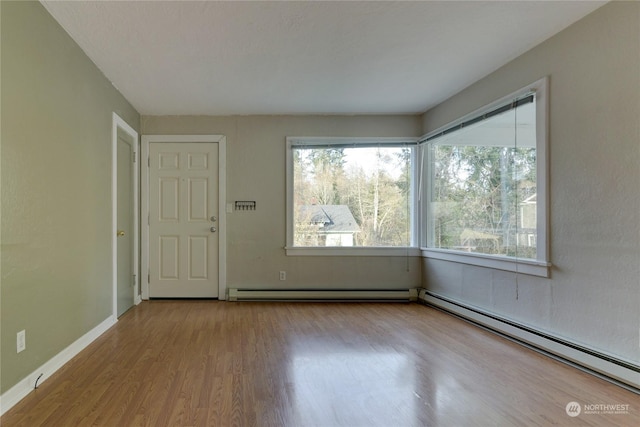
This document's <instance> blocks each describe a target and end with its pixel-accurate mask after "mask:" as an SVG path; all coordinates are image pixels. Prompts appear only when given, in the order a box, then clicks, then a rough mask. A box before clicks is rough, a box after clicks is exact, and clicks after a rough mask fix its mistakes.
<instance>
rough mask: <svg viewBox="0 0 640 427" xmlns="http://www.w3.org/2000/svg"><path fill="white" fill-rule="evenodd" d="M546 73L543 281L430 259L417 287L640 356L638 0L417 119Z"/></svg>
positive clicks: (613, 7) (431, 124) (463, 107)
mask: <svg viewBox="0 0 640 427" xmlns="http://www.w3.org/2000/svg"><path fill="white" fill-rule="evenodd" d="M545 75H549V76H550V101H551V106H550V159H549V161H550V227H551V228H550V241H551V262H552V263H553V268H552V273H551V278H550V279H542V278H536V277H531V276H524V275H519V276H516V275H514V274H512V273H506V272H501V271H496V270H490V269H485V268H479V267H472V266H465V265H460V264H454V263H448V262H444V261H435V260H425V261H424V265H423V267H424V268H423V269H424V279H423V280H424V286H425V287H426V288H428V289H430V290H432V291H434V292H437V293H440V294H442V295H446V296H448V297H450V298H454V299H456V300H459V301H462V302H465V303H468V304H473V305H475V306H478V307H481V308H483V309H485V310H488V311H490V312H493V313H497V314H499V315H502V316H506V317H507V318H510V319H515V320H517V321H520V322H523V323H525V324H527V325H531V326H534V327H536V328H539V329H542V330H544V331H547V332H551V333H552V334H555V335H558V336H561V337H564V338H567V339H569V340H570V341H574V342H576V343H579V344H581V345H586V346H588V347H591V348H593V349H595V350H598V351H601V352H603V353H607V354H610V355H613V356H615V357H619V358H622V359H626V360H628V361H632V362H634V363H636V364H639V363H640V350H639V343H638V326H639V325H640V309H639V307H640V190H639V188H640V3H636V2H625V3H619V2H614V3H610V4H607V5H606V6H604V7H603V8H601V9H599V10H597V11H595V12H594V13H593V14H591V15H589V16H587V17H586V18H585V19H583V20H581V21H579V22H578V23H576V24H574V25H573V26H571V27H569V28H568V29H566V30H565V31H563V32H562V33H560V34H558V35H557V36H555V37H553V38H551V39H549V40H548V41H546V42H545V43H543V44H541V45H539V46H537V47H536V48H534V49H532V50H531V51H529V52H528V53H526V54H524V55H522V56H521V57H519V58H517V59H516V60H514V61H513V62H511V63H509V64H508V65H506V66H504V67H503V68H501V69H499V70H498V71H496V72H495V73H493V74H491V75H489V76H488V77H486V78H484V79H482V80H481V81H479V82H477V83H475V84H474V85H472V86H471V87H469V88H467V89H465V90H464V91H462V92H461V93H459V94H458V95H456V96H454V97H453V98H451V99H450V100H448V101H446V102H444V103H442V104H441V105H439V106H437V107H436V108H434V109H432V110H430V111H428V112H427V113H426V114H424V116H423V131H424V132H425V133H426V132H428V131H431V130H434V129H436V128H437V127H439V126H441V125H444V124H446V123H447V122H449V121H451V120H454V119H456V118H458V117H459V116H462V115H464V114H466V113H468V112H471V111H473V110H474V109H476V108H479V107H481V106H483V105H484V104H487V103H489V102H491V101H493V100H495V99H497V98H500V97H502V96H504V95H507V94H508V93H510V92H512V91H514V90H516V89H519V88H520V87H523V86H525V85H527V84H529V83H532V82H534V81H535V80H537V79H539V78H541V77H543V76H545Z"/></svg>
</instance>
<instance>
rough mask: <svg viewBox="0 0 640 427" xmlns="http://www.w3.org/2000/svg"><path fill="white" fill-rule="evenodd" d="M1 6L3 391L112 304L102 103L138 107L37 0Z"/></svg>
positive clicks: (126, 115)
mask: <svg viewBox="0 0 640 427" xmlns="http://www.w3.org/2000/svg"><path fill="white" fill-rule="evenodd" d="M0 7H1V14H0V16H1V27H0V28H1V32H2V38H1V40H2V45H1V55H2V57H1V61H2V62H1V64H2V70H1V78H2V86H1V89H2V94H1V99H2V101H1V102H2V105H1V112H2V117H1V150H2V151H1V169H0V170H1V181H0V182H1V186H2V187H1V190H2V197H1V218H2V230H1V232H2V234H1V247H0V249H1V262H2V270H1V272H2V276H1V278H2V282H1V287H0V299H1V307H0V309H1V311H0V315H1V320H2V322H1V331H0V332H1V339H2V341H1V345H2V347H1V355H0V356H1V372H0V392H1V393H4V392H6V391H7V390H8V389H10V388H11V387H12V386H13V385H15V384H16V383H17V382H18V381H19V380H21V379H23V378H25V377H26V376H27V375H29V374H30V373H31V372H33V371H34V370H35V369H37V368H38V367H39V366H41V365H42V364H43V363H45V362H46V361H48V360H49V359H51V358H52V357H53V356H55V355H56V354H57V353H59V352H60V351H61V350H63V349H64V348H65V347H67V346H68V345H69V344H71V343H73V342H74V341H75V340H77V339H78V338H80V337H81V336H82V335H84V334H85V333H87V332H88V331H90V330H91V329H93V328H94V327H95V326H97V325H98V324H100V323H101V322H102V321H104V320H105V319H106V318H108V317H109V316H110V315H111V314H112V313H111V310H112V288H111V280H112V279H111V278H112V269H111V121H112V112H114V111H115V112H116V113H118V114H119V115H120V116H121V117H122V118H123V119H124V120H126V121H127V122H128V123H129V124H130V125H132V126H133V127H134V128H135V129H138V128H139V122H140V116H139V115H138V113H137V112H136V111H135V109H134V108H133V107H132V106H131V105H130V104H129V103H128V102H127V101H126V100H125V99H124V98H123V97H122V95H121V94H120V93H119V92H118V91H117V90H116V89H115V88H114V87H113V86H112V85H111V83H110V82H109V81H108V80H107V79H106V78H105V77H104V75H103V74H102V73H101V72H100V71H99V70H98V68H97V67H96V66H95V65H94V64H93V63H92V62H91V60H90V59H89V58H88V57H87V56H86V55H85V54H84V53H83V52H82V50H81V49H80V48H79V47H78V46H77V45H76V44H75V42H73V41H72V39H71V38H70V37H69V36H68V35H67V33H66V32H65V31H64V30H63V29H62V28H61V27H60V26H59V25H58V23H57V22H56V21H55V20H54V19H53V18H52V17H51V16H50V15H49V13H48V12H47V11H46V10H45V9H44V8H43V7H42V5H40V3H38V2H7V1H2V2H0ZM22 329H25V330H26V338H27V340H26V341H27V348H26V350H25V351H23V352H22V353H20V354H17V353H16V333H17V332H18V331H20V330H22Z"/></svg>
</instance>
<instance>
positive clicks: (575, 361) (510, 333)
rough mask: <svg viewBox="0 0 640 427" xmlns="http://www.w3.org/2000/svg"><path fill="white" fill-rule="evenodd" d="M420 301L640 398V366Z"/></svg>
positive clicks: (423, 294) (433, 298) (464, 309)
mask: <svg viewBox="0 0 640 427" xmlns="http://www.w3.org/2000/svg"><path fill="white" fill-rule="evenodd" d="M418 301H420V302H422V303H425V304H427V305H430V306H433V307H435V308H438V309H441V310H444V311H446V312H448V313H450V314H453V315H455V316H457V317H460V318H462V319H465V320H467V321H470V322H472V323H474V324H476V325H478V326H480V327H482V328H485V329H488V330H490V331H492V332H494V333H497V334H499V335H502V336H503V337H505V338H507V339H510V340H512V341H514V342H517V343H519V344H522V345H525V346H527V347H529V348H531V349H533V350H536V351H538V352H541V353H543V354H545V355H547V356H549V357H552V358H554V359H556V360H558V361H561V362H564V363H568V364H570V365H572V366H574V367H576V368H578V369H581V370H583V371H586V372H589V373H591V374H593V375H596V376H598V377H600V378H603V379H605V380H607V381H610V382H613V383H615V384H617V385H619V386H621V387H624V388H626V389H627V390H630V391H632V392H634V393H638V394H640V366H638V365H635V364H633V363H631V362H628V361H625V360H620V359H617V358H614V357H611V356H609V355H606V354H603V353H599V352H597V351H594V350H591V349H589V348H586V347H583V346H580V345H578V344H575V343H572V342H569V341H567V340H564V339H562V338H559V337H556V336H553V335H549V334H546V333H544V332H541V331H539V330H536V329H534V328H531V327H529V326H526V325H522V324H519V323H517V322H514V321H511V320H509V319H505V318H502V317H500V316H496V315H494V314H491V313H489V312H487V311H485V310H483V309H480V308H478V307H473V306H470V305H467V304H464V303H461V302H459V301H455V300H453V299H450V298H447V297H444V296H442V295H438V294H436V293H433V292H429V291H427V290H426V289H421V290H420V292H419V295H418Z"/></svg>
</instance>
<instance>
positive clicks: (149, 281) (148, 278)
mask: <svg viewBox="0 0 640 427" xmlns="http://www.w3.org/2000/svg"><path fill="white" fill-rule="evenodd" d="M147 283H151V273H149V274H147Z"/></svg>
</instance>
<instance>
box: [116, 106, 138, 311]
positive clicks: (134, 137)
mask: <svg viewBox="0 0 640 427" xmlns="http://www.w3.org/2000/svg"><path fill="white" fill-rule="evenodd" d="M112 117H113V119H112V128H111V141H112V142H111V156H112V157H111V206H112V213H111V218H112V224H111V248H112V251H111V253H112V268H111V270H112V274H113V276H112V287H113V311H112V313H113V314H112V316H113V319H114V321H115V320H117V318H118V242H117V232H118V132H121V134H122V133H124V134H125V135H127V136H128V137H130V138H131V141H132V147H133V153H134V156H135V160H136V161H135V163H134V165H133V182H132V186H133V260H132V262H133V265H132V270H133V274H134V276H135V282H134V286H133V292H134V297H133V301H134V304H139V303H140V301H141V299H140V291H139V289H140V285H139V284H140V279H139V278H140V272H139V269H138V265H139V257H138V253H139V248H140V238H139V235H140V233H139V225H138V222H139V221H138V218H139V215H138V210H139V207H138V199H139V197H138V194H139V192H138V187H139V185H138V174H139V170H140V169H139V166H138V165H139V164H140V161H139V160H138V159H139V155H138V154H139V153H138V151H139V149H138V146H139V144H138V132H136V131H135V130H134V129H133V128H132V127H131V126H129V124H128V123H127V122H126V121H124V120H123V119H122V118H121V117H120V116H118V114H116V113H115V112H114V113H113V116H112Z"/></svg>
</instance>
